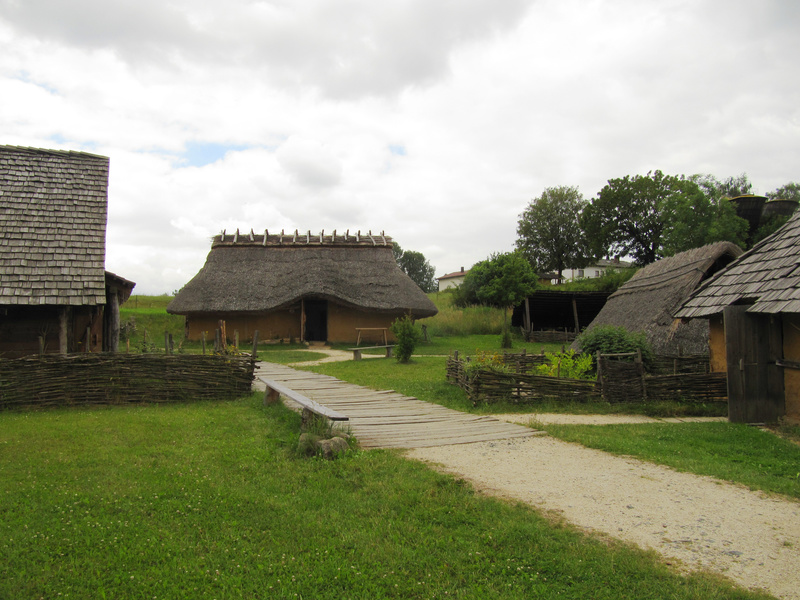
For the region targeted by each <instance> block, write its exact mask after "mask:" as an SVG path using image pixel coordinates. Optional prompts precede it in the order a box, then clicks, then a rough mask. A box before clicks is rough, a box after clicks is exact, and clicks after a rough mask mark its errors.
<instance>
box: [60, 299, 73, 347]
mask: <svg viewBox="0 0 800 600" xmlns="http://www.w3.org/2000/svg"><path fill="white" fill-rule="evenodd" d="M70 312H71V310H70V307H69V306H65V307H64V308H62V309H61V310H59V311H58V353H59V354H66V353H67V352H69V317H70Z"/></svg>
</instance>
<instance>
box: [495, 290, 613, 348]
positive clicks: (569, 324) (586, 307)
mask: <svg viewBox="0 0 800 600" xmlns="http://www.w3.org/2000/svg"><path fill="white" fill-rule="evenodd" d="M610 295H611V292H588V291H587V292H571V291H561V290H537V291H535V292H534V293H533V294H531V295H530V296H528V298H526V299H525V301H524V302H523V303H522V304H520V305H518V306H515V307H514V313H513V314H512V316H511V325H512V326H513V327H522V328H524V329H528V328H530V329H531V331H533V332H539V334H540V335H539V336H538V338H537V336H536V335H534V339H538V340H541V341H544V340H545V339H546V338H544V337H543V336H542V335H541V334H542V333H544V332H563V333H564V336H563V337H560V338H553V339H554V340H556V339H557V340H559V341H562V340H563V341H571V340H573V339H575V336H576V335H578V334H579V333H580V332H581V330H582V329H583V328H585V327H586V326H587V325H589V323H591V322H592V321H593V320H594V319H595V318H596V317H597V315H598V314H600V311H601V310H602V309H603V307H604V306H605V304H606V302H607V301H608V297H609V296H610Z"/></svg>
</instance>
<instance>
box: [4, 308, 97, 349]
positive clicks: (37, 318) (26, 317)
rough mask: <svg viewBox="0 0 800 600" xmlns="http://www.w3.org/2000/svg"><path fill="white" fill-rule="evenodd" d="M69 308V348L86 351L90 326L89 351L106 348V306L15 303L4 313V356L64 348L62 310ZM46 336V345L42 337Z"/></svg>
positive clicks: (67, 345)
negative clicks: (104, 309) (20, 304)
mask: <svg viewBox="0 0 800 600" xmlns="http://www.w3.org/2000/svg"><path fill="white" fill-rule="evenodd" d="M64 310H66V311H67V317H66V318H67V324H68V325H67V327H68V329H67V341H66V344H65V347H66V351H67V352H86V351H87V348H86V340H87V333H86V331H87V329H89V337H88V339H89V348H88V351H89V352H102V350H103V307H102V306H94V307H91V306H88V307H87V306H76V307H70V308H64V307H61V308H59V307H55V306H46V307H39V306H12V307H7V308H4V309H3V313H2V314H0V357H4V358H19V357H21V356H30V355H32V354H39V353H40V352H41V351H42V349H43V350H44V352H45V353H46V354H55V353H58V352H60V351H61V339H60V338H61V335H60V334H61V312H62V311H64ZM40 337H41V338H42V339H43V342H44V348H42V346H41V342H40V340H39V338H40Z"/></svg>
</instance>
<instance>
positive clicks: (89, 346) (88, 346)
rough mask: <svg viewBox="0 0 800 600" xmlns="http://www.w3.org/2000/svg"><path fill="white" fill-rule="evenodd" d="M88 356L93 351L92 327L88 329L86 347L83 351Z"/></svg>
mask: <svg viewBox="0 0 800 600" xmlns="http://www.w3.org/2000/svg"><path fill="white" fill-rule="evenodd" d="M83 350H84V352H86V353H87V354H88V353H89V352H91V351H92V327H91V325H90V326H89V327H87V328H86V347H85V348H84V349H83Z"/></svg>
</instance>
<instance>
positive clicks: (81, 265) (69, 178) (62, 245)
mask: <svg viewBox="0 0 800 600" xmlns="http://www.w3.org/2000/svg"><path fill="white" fill-rule="evenodd" d="M108 165H109V160H108V158H107V157H105V156H97V155H94V154H88V153H84V152H70V151H60V150H43V149H38V148H20V147H16V146H0V208H2V210H0V233H2V235H0V355H2V356H4V357H17V356H24V355H26V354H35V353H39V352H60V353H67V352H78V351H80V352H99V351H114V350H116V349H117V346H118V344H119V305H120V304H121V303H122V302H124V301H125V300H127V298H128V297H129V296H130V293H131V290H132V289H133V286H134V285H135V284H134V283H133V282H131V281H128V280H126V279H123V278H122V277H119V276H118V275H114V274H113V273H108V272H106V271H105V248H106V215H107V206H108Z"/></svg>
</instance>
